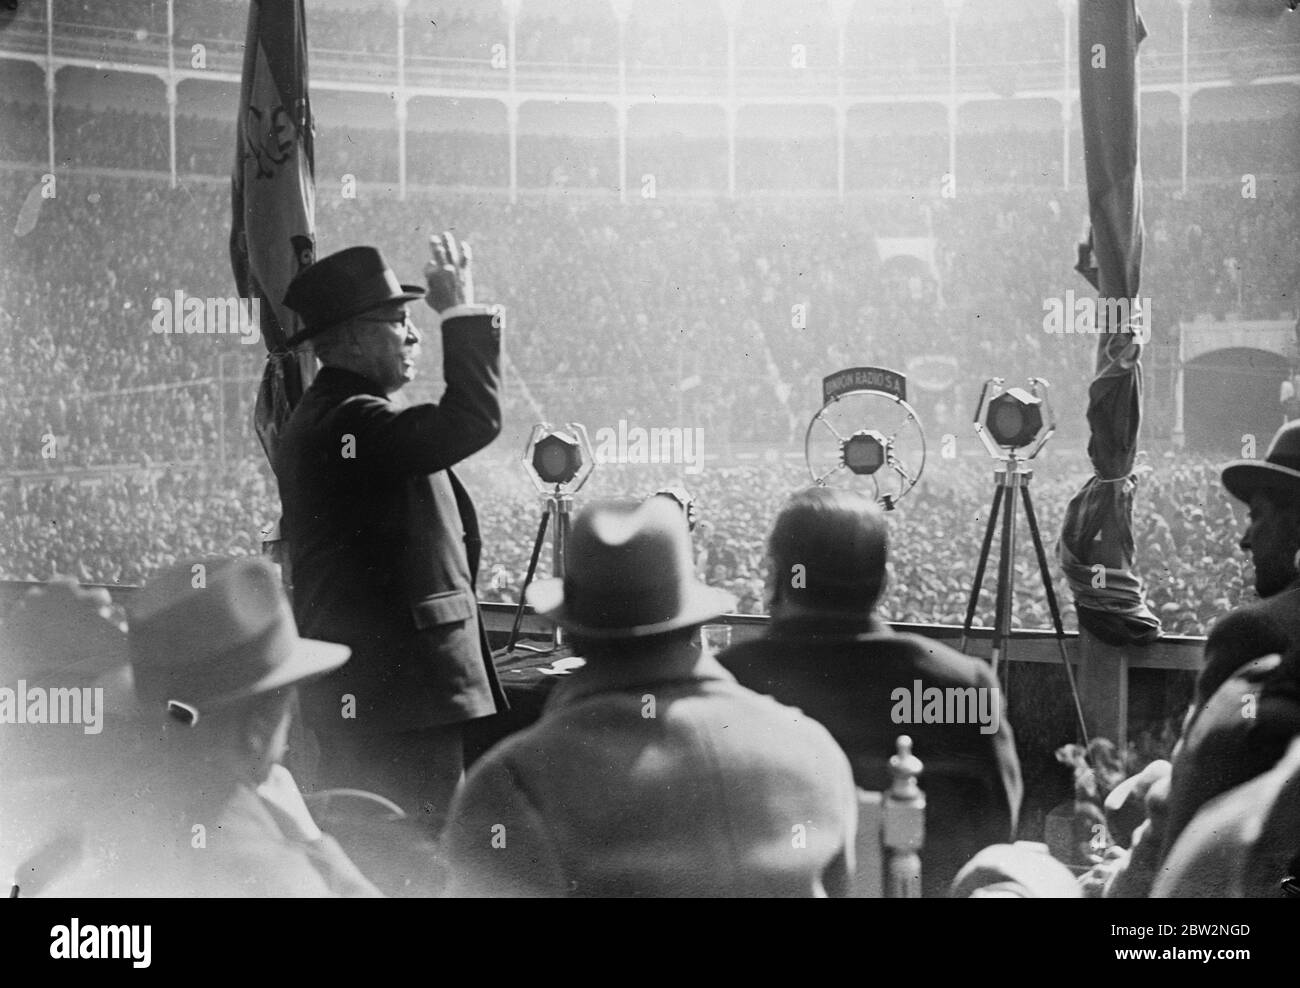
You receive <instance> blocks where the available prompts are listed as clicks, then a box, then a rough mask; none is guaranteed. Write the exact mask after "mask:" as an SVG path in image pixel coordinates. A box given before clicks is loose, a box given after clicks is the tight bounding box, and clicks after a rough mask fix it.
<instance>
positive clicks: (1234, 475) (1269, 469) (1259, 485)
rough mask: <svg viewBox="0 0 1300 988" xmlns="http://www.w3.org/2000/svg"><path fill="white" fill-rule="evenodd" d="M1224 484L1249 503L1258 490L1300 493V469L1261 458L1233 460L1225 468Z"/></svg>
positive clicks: (1236, 495)
mask: <svg viewBox="0 0 1300 988" xmlns="http://www.w3.org/2000/svg"><path fill="white" fill-rule="evenodd" d="M1221 476H1222V481H1223V486H1224V487H1226V488H1227V489H1228V493H1229V494H1231V495H1232V496H1233V497H1235V498H1236V499H1237V500H1239V501H1244V502H1247V503H1249V502H1250V498H1251V495H1253V494H1255V493H1256V492H1258V491H1267V490H1282V491H1289V492H1291V493H1300V470H1292V469H1291V468H1290V467H1283V466H1278V464H1276V463H1266V462H1260V461H1259V460H1233V461H1232V462H1231V463H1229V464H1228V465H1227V466H1226V467H1224V468H1223V473H1222V475H1221Z"/></svg>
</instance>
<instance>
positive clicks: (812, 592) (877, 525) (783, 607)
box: [767, 487, 889, 617]
mask: <svg viewBox="0 0 1300 988" xmlns="http://www.w3.org/2000/svg"><path fill="white" fill-rule="evenodd" d="M888 552H889V538H888V532H887V529H886V524H885V517H884V514H883V512H882V511H881V510H880V508H879V507H878V506H877V505H876V503H875V502H874V501H872V500H871V499H870V498H868V497H866V496H865V495H862V494H858V493H855V492H853V491H847V490H840V489H836V488H830V487H810V488H808V489H807V490H804V491H800V492H799V493H797V494H794V495H793V496H791V497H790V499H789V500H787V501H786V503H785V505H784V506H783V507H782V508H781V511H780V514H778V515H777V518H776V523H775V525H773V526H772V534H771V535H770V536H769V537H768V542H767V554H768V567H769V574H768V580H769V582H768V588H769V595H770V601H769V603H770V604H771V609H772V613H773V614H774V615H776V616H778V617H779V616H782V615H790V614H793V613H797V612H799V611H813V612H831V613H842V614H868V613H870V612H871V611H873V610H874V609H875V607H876V604H877V602H878V601H879V600H880V595H881V593H882V592H883V591H884V589H885V561H886V559H887V557H888Z"/></svg>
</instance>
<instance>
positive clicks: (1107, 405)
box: [1056, 0, 1161, 645]
mask: <svg viewBox="0 0 1300 988" xmlns="http://www.w3.org/2000/svg"><path fill="white" fill-rule="evenodd" d="M1145 36H1146V29H1145V27H1144V26H1143V24H1142V19H1141V18H1140V17H1139V16H1138V13H1137V9H1136V7H1135V6H1134V0H1079V93H1080V106H1081V109H1082V116H1083V120H1082V122H1083V149H1084V162H1085V165H1086V169H1087V178H1088V212H1089V216H1090V219H1091V224H1092V230H1091V235H1090V245H1089V246H1090V247H1091V251H1088V250H1087V249H1084V248H1081V250H1080V255H1081V256H1080V261H1079V266H1078V268H1077V269H1076V270H1078V271H1079V272H1080V273H1081V274H1082V275H1083V276H1084V277H1085V278H1087V279H1088V281H1089V282H1090V283H1091V284H1092V286H1093V288H1095V289H1096V290H1097V296H1098V299H1097V301H1098V305H1097V319H1098V321H1099V322H1098V327H1097V328H1098V330H1099V333H1100V335H1099V337H1098V344H1097V359H1096V367H1095V370H1094V374H1093V380H1092V384H1091V386H1090V387H1089V389H1088V426H1089V429H1090V433H1091V434H1090V438H1089V440H1088V457H1089V459H1091V461H1092V467H1093V470H1094V475H1093V476H1092V477H1090V478H1089V479H1088V481H1087V482H1086V483H1085V484H1084V485H1083V487H1082V488H1081V489H1080V490H1079V491H1078V492H1077V493H1076V494H1075V495H1074V497H1072V498H1071V499H1070V503H1069V505H1068V506H1067V508H1066V514H1065V522H1064V524H1063V526H1062V529H1061V537H1060V540H1059V541H1058V543H1057V547H1056V548H1057V555H1058V557H1059V559H1060V561H1061V567H1062V569H1063V570H1064V572H1065V575H1066V578H1067V579H1068V581H1069V583H1070V589H1071V592H1072V593H1073V595H1074V602H1075V606H1076V609H1077V611H1078V615H1079V624H1080V625H1081V626H1082V627H1083V628H1085V629H1087V630H1088V631H1090V632H1091V633H1092V634H1094V635H1096V636H1097V637H1098V638H1100V639H1101V640H1103V641H1105V642H1108V643H1110V644H1113V645H1129V644H1145V643H1148V642H1151V641H1154V640H1155V639H1156V638H1158V637H1160V630H1161V629H1160V620H1159V618H1157V617H1156V616H1155V615H1154V614H1153V613H1152V612H1151V610H1150V608H1148V607H1147V605H1146V600H1145V593H1144V590H1143V586H1142V582H1141V580H1139V579H1138V577H1137V575H1136V574H1135V573H1134V567H1133V563H1134V554H1135V553H1134V539H1133V493H1134V489H1135V479H1134V477H1133V462H1134V458H1135V455H1136V450H1137V435H1138V427H1139V425H1140V423H1141V419H1142V366H1141V355H1142V344H1143V343H1145V342H1146V341H1147V340H1148V339H1149V332H1150V326H1151V313H1150V312H1145V311H1142V308H1141V305H1140V303H1139V301H1138V299H1139V295H1138V291H1139V287H1140V282H1141V272H1142V240H1143V226H1142V172H1141V168H1140V166H1139V157H1138V84H1137V82H1138V79H1137V77H1138V67H1137V51H1138V45H1139V44H1140V43H1141V41H1142V39H1143V38H1144V37H1145ZM1089 253H1091V255H1092V257H1093V258H1095V265H1096V266H1095V267H1093V266H1092V262H1091V261H1090V260H1089V258H1088V254H1089Z"/></svg>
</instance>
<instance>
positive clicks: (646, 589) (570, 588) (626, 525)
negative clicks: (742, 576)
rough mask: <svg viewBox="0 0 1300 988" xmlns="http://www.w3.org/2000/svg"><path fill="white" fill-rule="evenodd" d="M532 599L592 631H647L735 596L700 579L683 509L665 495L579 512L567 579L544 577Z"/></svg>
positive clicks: (720, 610)
mask: <svg viewBox="0 0 1300 988" xmlns="http://www.w3.org/2000/svg"><path fill="white" fill-rule="evenodd" d="M528 602H529V603H530V604H532V605H533V607H534V608H535V609H536V611H537V612H538V613H539V614H541V615H542V616H543V617H548V618H550V619H551V620H552V621H554V622H555V623H556V624H558V625H560V626H561V627H563V628H567V629H568V630H569V631H572V632H573V633H574V634H577V635H581V636H585V637H587V638H599V639H616V638H644V637H647V636H649V635H659V634H663V633H664V632H668V631H674V630H676V629H678V628H687V627H692V626H694V625H697V624H703V623H704V622H705V621H708V620H709V619H710V618H715V617H717V616H718V615H720V614H725V613H727V612H728V611H730V610H732V609H733V608H734V607H735V605H736V598H735V597H733V596H732V595H731V594H729V593H726V592H725V591H722V590H716V589H714V588H713V587H710V586H706V585H705V584H703V583H700V582H699V581H698V580H696V578H695V568H694V566H693V565H692V562H691V537H690V533H689V532H688V531H687V529H686V516H685V514H683V512H682V511H681V509H680V508H678V507H677V506H676V505H674V504H672V503H670V502H669V501H668V500H667V499H665V498H661V497H653V498H650V499H649V500H648V501H645V502H643V503H642V504H640V505H638V504H636V503H635V502H622V501H607V502H603V503H596V504H593V505H592V506H591V507H589V508H587V510H585V511H583V512H582V514H580V515H578V517H577V518H576V519H575V520H574V523H573V532H572V534H571V535H570V538H569V544H568V551H567V552H566V554H565V574H564V578H563V579H550V580H539V581H538V582H536V583H534V584H533V585H532V586H531V587H529V588H528Z"/></svg>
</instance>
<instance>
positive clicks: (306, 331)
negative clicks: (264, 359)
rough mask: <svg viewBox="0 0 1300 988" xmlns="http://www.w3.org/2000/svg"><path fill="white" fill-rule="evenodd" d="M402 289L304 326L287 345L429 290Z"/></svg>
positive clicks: (411, 298) (408, 300)
mask: <svg viewBox="0 0 1300 988" xmlns="http://www.w3.org/2000/svg"><path fill="white" fill-rule="evenodd" d="M401 289H402V290H401V291H400V292H398V293H397V294H396V295H393V296H390V297H389V298H385V299H379V300H378V301H366V302H363V303H362V304H361V306H360V307H359V308H356V309H344V310H343V311H342V312H339V313H338V314H337V315H335V317H334V319H333V320H332V321H331V322H324V323H317V324H316V325H314V326H304V327H303V328H302V329H301V330H300V331H298V332H297V333H295V334H294V335H293V336H291V337H289V339H288V340H286V341H285V345H286V346H297V345H298V344H300V343H306V342H307V341H308V340H310V339H311V338H312V337H315V336H319V335H320V334H321V333H323V332H325V330H327V329H332V328H333V327H335V326H337V325H338V324H339V323H341V322H343V321H344V320H345V319H351V318H352V317H353V316H359V315H361V313H363V312H369V311H371V310H372V309H378V308H380V307H381V306H385V305H392V304H393V303H394V302H414V301H415V300H416V299H417V298H424V297H425V296H426V295H427V294H428V292H427V291H426V290H425V289H423V288H421V287H420V286H419V285H402V286H401Z"/></svg>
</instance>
